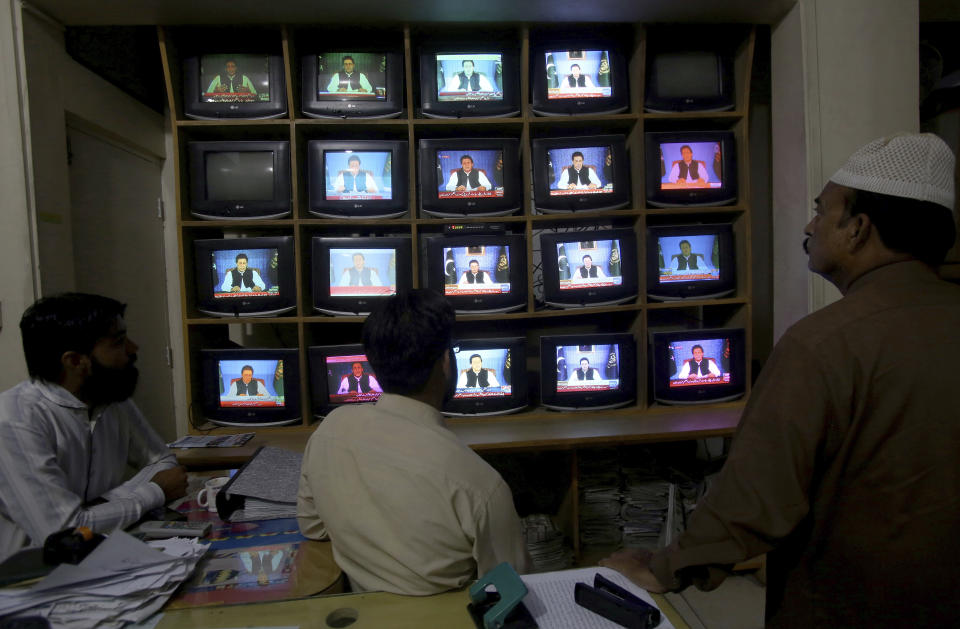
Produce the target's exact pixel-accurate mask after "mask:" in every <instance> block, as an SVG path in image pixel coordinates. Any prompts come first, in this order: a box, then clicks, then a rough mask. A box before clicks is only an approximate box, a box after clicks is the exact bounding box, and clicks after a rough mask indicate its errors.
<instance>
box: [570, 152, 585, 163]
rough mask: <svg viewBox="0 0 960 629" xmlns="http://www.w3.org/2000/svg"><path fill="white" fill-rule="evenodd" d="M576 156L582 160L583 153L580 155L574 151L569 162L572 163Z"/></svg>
mask: <svg viewBox="0 0 960 629" xmlns="http://www.w3.org/2000/svg"><path fill="white" fill-rule="evenodd" d="M577 155H579V156H580V159H583V153H581V152H580V151H574V152H573V155H571V156H570V161H571V162H572V161H573V160H574V158H575V157H576V156H577Z"/></svg>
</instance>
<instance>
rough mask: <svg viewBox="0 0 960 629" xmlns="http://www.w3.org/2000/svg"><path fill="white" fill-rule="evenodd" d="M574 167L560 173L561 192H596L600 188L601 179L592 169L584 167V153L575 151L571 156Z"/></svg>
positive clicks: (558, 184) (559, 186) (559, 184)
mask: <svg viewBox="0 0 960 629" xmlns="http://www.w3.org/2000/svg"><path fill="white" fill-rule="evenodd" d="M570 157H571V160H572V161H573V166H570V167H569V168H564V169H563V171H562V172H561V173H560V180H559V181H558V182H557V188H559V189H560V190H595V189H597V188H599V187H600V178H599V177H597V173H596V172H595V171H594V170H593V169H592V168H585V167H584V166H583V153H581V152H580V151H574V153H573V155H571V156H570Z"/></svg>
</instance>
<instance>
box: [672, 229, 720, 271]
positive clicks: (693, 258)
mask: <svg viewBox="0 0 960 629" xmlns="http://www.w3.org/2000/svg"><path fill="white" fill-rule="evenodd" d="M657 244H658V246H659V247H660V251H659V260H660V261H659V265H660V282H661V283H671V282H692V281H710V280H719V279H720V268H719V267H720V250H719V246H720V241H719V239H718V238H717V237H716V236H715V235H712V234H707V235H701V236H668V237H663V238H659V239H658V242H657Z"/></svg>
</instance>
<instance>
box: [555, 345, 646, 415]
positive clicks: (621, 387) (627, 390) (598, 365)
mask: <svg viewBox="0 0 960 629" xmlns="http://www.w3.org/2000/svg"><path fill="white" fill-rule="evenodd" d="M636 398H637V361H636V343H635V341H634V339H633V335H631V334H627V333H613V334H568V335H558V336H541V337H540V400H541V402H543V405H544V406H545V407H546V408H550V409H554V410H558V411H577V410H585V409H609V408H617V407H620V406H626V405H628V404H631V403H633V402H634V401H635V400H636Z"/></svg>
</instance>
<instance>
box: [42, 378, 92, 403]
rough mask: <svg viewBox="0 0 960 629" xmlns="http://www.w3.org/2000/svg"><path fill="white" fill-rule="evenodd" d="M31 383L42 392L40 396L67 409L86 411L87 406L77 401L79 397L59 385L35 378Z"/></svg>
mask: <svg viewBox="0 0 960 629" xmlns="http://www.w3.org/2000/svg"><path fill="white" fill-rule="evenodd" d="M31 383H32V384H33V386H34V387H36V388H37V390H38V391H40V394H41V395H42V396H43V397H45V398H47V399H48V400H50V401H51V402H53V403H54V404H57V405H59V406H64V407H66V408H78V409H86V408H87V405H86V404H84V403H83V402H81V401H80V400H78V399H77V397H76V396H75V395H74V394H72V393H70V392H69V391H67V390H66V389H64V388H63V387H62V386H60V385H59V384H56V383H53V382H47V381H46V380H40V379H39V378H34V379H33V380H31Z"/></svg>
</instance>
